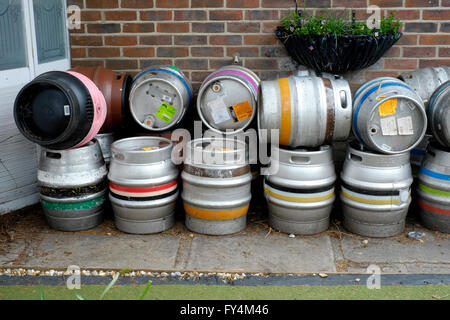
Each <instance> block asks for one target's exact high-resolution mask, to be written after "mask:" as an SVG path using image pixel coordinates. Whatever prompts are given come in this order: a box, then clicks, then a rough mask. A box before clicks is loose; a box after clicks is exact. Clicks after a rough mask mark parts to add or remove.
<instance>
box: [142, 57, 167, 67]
mask: <svg viewBox="0 0 450 320" xmlns="http://www.w3.org/2000/svg"><path fill="white" fill-rule="evenodd" d="M139 65H140V66H139V68H140V69H144V70H145V69H148V68H153V67H160V66H168V65H173V59H155V58H152V59H145V60H141V61H140V63H139Z"/></svg>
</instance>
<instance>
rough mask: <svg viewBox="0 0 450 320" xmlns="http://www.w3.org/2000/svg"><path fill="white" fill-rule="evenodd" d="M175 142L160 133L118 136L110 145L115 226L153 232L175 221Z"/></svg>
mask: <svg viewBox="0 0 450 320" xmlns="http://www.w3.org/2000/svg"><path fill="white" fill-rule="evenodd" d="M172 148H173V144H172V142H171V141H170V140H168V139H164V138H159V137H137V138H128V139H123V140H118V141H116V142H114V143H113V145H112V146H111V151H112V160H111V165H110V169H109V175H108V179H109V181H110V195H109V198H110V200H111V203H112V207H113V211H114V215H115V219H116V226H117V228H118V229H120V230H122V231H124V232H127V233H136V234H150V233H157V232H162V231H165V230H167V229H169V228H171V227H172V225H173V222H174V220H173V215H174V213H175V204H176V200H177V197H178V184H177V177H178V169H177V168H176V167H175V165H174V164H173V163H172V161H171V153H172Z"/></svg>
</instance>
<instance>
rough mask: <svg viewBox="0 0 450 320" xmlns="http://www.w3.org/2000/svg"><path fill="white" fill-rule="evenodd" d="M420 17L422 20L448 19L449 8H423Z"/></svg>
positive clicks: (449, 17)
mask: <svg viewBox="0 0 450 320" xmlns="http://www.w3.org/2000/svg"><path fill="white" fill-rule="evenodd" d="M422 18H423V19H424V20H450V9H449V10H423V13H422Z"/></svg>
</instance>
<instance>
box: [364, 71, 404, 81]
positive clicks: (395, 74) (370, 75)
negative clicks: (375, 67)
mask: <svg viewBox="0 0 450 320" xmlns="http://www.w3.org/2000/svg"><path fill="white" fill-rule="evenodd" d="M399 74H400V72H398V71H372V70H367V71H366V72H365V77H366V80H367V81H369V80H372V79H375V78H380V77H392V78H397V77H398V76H399Z"/></svg>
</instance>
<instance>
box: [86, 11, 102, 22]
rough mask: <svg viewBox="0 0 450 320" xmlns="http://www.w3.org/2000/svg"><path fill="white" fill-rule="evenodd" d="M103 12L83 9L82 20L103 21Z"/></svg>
mask: <svg viewBox="0 0 450 320" xmlns="http://www.w3.org/2000/svg"><path fill="white" fill-rule="evenodd" d="M101 20H102V14H101V12H100V11H86V10H82V11H81V21H101Z"/></svg>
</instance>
